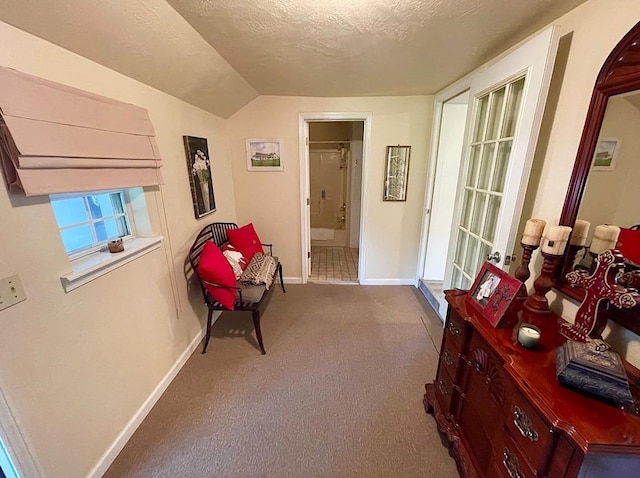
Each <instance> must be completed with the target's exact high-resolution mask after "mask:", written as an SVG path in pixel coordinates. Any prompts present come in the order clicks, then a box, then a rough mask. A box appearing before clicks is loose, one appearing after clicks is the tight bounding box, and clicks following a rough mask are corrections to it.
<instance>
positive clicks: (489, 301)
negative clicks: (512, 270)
mask: <svg viewBox="0 0 640 478" xmlns="http://www.w3.org/2000/svg"><path fill="white" fill-rule="evenodd" d="M522 287H524V284H523V283H522V282H520V281H519V280H518V279H516V278H515V277H513V276H510V275H509V274H507V273H506V272H505V271H503V270H502V269H499V268H497V267H496V266H494V265H493V264H491V263H490V262H485V263H484V265H483V266H482V269H480V272H479V273H478V275H477V276H476V279H475V280H474V281H473V285H472V286H471V289H469V293H468V294H467V298H466V301H467V304H469V305H471V307H473V308H474V309H476V310H477V311H478V312H480V313H481V314H482V317H484V318H485V319H486V320H487V321H488V322H489V323H490V324H491V325H492V326H493V327H494V328H497V327H500V325H501V324H502V322H503V319H504V318H505V316H506V313H507V311H508V310H509V308H510V307H511V304H512V303H513V300H514V299H515V298H516V296H517V295H518V292H519V291H520V289H521V288H522Z"/></svg>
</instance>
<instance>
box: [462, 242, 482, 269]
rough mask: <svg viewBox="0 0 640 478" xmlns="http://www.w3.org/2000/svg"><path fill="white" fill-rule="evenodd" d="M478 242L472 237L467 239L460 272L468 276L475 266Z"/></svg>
mask: <svg viewBox="0 0 640 478" xmlns="http://www.w3.org/2000/svg"><path fill="white" fill-rule="evenodd" d="M479 243H480V241H479V240H478V239H475V238H473V237H471V236H470V237H469V243H468V244H467V252H466V254H465V255H464V266H463V267H462V270H463V271H465V272H466V273H467V274H469V275H473V268H474V266H475V264H476V257H477V254H478V244H479Z"/></svg>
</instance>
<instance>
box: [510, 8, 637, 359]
mask: <svg viewBox="0 0 640 478" xmlns="http://www.w3.org/2000/svg"><path fill="white" fill-rule="evenodd" d="M639 19H640V2H638V1H637V0H618V1H616V2H615V3H614V4H612V2H610V1H608V0H590V1H588V2H586V3H584V4H583V5H581V6H579V7H578V8H576V9H574V10H573V11H571V12H569V13H568V14H566V15H564V16H563V17H561V18H559V19H558V20H557V21H555V22H553V23H554V24H558V25H560V26H561V31H562V33H561V34H562V36H563V38H562V39H561V49H562V43H563V41H564V42H565V43H570V48H569V50H568V53H567V54H566V57H564V58H563V55H562V54H561V55H560V64H558V63H557V64H556V71H555V72H554V79H553V80H552V84H551V94H550V98H552V100H551V101H553V103H552V104H547V110H546V111H545V117H544V120H543V124H542V134H541V137H540V141H539V142H538V147H537V151H536V158H535V160H534V166H533V174H532V180H531V181H530V183H529V188H528V190H527V204H526V206H525V214H523V216H522V218H521V224H520V228H521V230H522V229H523V228H524V223H525V222H526V220H527V219H528V218H529V217H539V218H542V219H545V220H547V223H551V222H554V221H556V222H557V220H558V218H559V217H560V213H561V211H562V206H563V203H564V198H565V194H566V191H567V187H568V184H569V179H570V177H571V171H572V168H573V164H574V161H575V157H576V152H577V149H578V144H579V142H580V137H581V134H582V128H583V126H584V120H585V117H586V113H587V109H588V106H589V100H590V97H591V92H592V90H593V86H594V83H595V80H596V77H597V75H598V73H599V71H600V68H601V67H602V64H603V62H604V61H605V59H606V58H607V56H608V55H609V53H610V52H611V50H612V49H613V48H614V47H615V45H616V44H617V43H618V42H619V41H620V39H622V37H623V36H624V35H625V34H626V33H627V32H628V31H629V29H630V28H631V27H633V26H634V24H635V23H636V22H637V21H638V20H639ZM518 252H521V251H518ZM534 258H535V270H534V271H533V273H532V278H531V279H530V281H532V280H533V279H534V278H535V277H536V276H537V273H539V271H540V268H541V258H540V256H539V251H538V252H536V253H535V256H534ZM548 297H549V298H550V300H551V302H552V306H553V308H554V309H555V310H556V311H558V312H560V313H562V315H563V316H564V317H565V318H572V317H573V316H574V314H575V311H576V310H577V306H576V304H574V303H572V302H571V301H570V300H569V299H566V298H564V297H557V296H556V295H555V294H554V293H553V292H551V293H549V295H548ZM608 340H610V341H611V342H613V343H614V344H615V346H616V350H617V351H618V352H620V353H622V354H623V355H625V356H626V358H627V359H628V360H629V361H630V362H632V363H634V364H635V365H636V366H638V365H640V338H639V337H638V336H637V335H635V334H632V333H631V332H628V331H625V330H621V329H620V328H619V327H617V326H616V324H612V325H611V333H610V335H609V336H608Z"/></svg>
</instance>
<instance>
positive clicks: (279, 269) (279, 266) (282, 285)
mask: <svg viewBox="0 0 640 478" xmlns="http://www.w3.org/2000/svg"><path fill="white" fill-rule="evenodd" d="M278 274H279V275H280V288H282V292H284V293H286V292H287V291H286V290H284V281H283V280H282V264H278Z"/></svg>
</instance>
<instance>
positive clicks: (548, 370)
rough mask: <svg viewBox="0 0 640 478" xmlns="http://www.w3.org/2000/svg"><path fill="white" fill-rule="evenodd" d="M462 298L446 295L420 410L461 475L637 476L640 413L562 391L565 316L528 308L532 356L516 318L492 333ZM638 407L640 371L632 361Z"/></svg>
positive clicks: (523, 477)
mask: <svg viewBox="0 0 640 478" xmlns="http://www.w3.org/2000/svg"><path fill="white" fill-rule="evenodd" d="M465 295H466V294H465V293H463V292H459V291H447V292H446V298H447V301H448V302H449V311H448V313H447V321H446V324H445V331H444V334H443V338H442V346H441V349H440V360H439V363H438V372H437V376H436V379H435V381H434V382H433V383H429V384H427V385H426V394H425V396H424V405H425V409H426V410H427V412H428V413H433V414H434V417H435V419H436V421H437V424H438V428H439V430H440V431H441V432H442V433H444V434H446V436H447V438H448V440H449V444H450V448H451V450H452V452H453V453H452V454H453V456H454V458H455V459H456V462H457V465H458V470H459V472H460V475H461V476H464V477H481V478H488V477H505V478H509V477H511V478H529V477H542V476H545V477H546V476H548V477H577V476H579V477H583V478H595V477H598V478H605V477H606V478H609V477H614V478H627V477H629V478H631V477H640V416H638V415H637V413H638V410H637V408H636V410H635V411H634V413H632V412H628V411H623V410H620V409H618V408H616V407H615V406H612V405H608V404H605V403H602V402H600V401H597V400H594V399H591V398H588V397H585V396H583V395H581V394H579V393H577V392H574V391H571V390H569V389H567V388H564V387H562V386H560V384H559V383H558V381H557V379H556V370H555V356H554V351H555V348H556V347H558V346H559V345H561V344H562V343H563V342H564V340H565V339H564V338H563V337H562V336H561V335H560V334H559V333H558V326H559V324H560V323H561V322H562V319H560V318H559V317H557V316H555V315H549V316H534V315H528V314H527V313H526V312H525V315H524V317H523V321H524V322H529V323H532V324H535V325H537V326H538V327H540V329H541V330H542V339H541V342H540V344H539V345H538V346H537V347H536V348H535V349H532V350H528V349H525V348H523V347H522V346H520V345H519V344H518V343H517V341H516V332H515V331H516V330H517V326H516V327H514V325H515V322H517V319H516V318H515V317H513V319H514V320H512V321H511V324H510V326H509V327H507V328H500V329H494V328H492V327H491V325H490V324H489V323H488V322H487V321H486V320H484V319H483V318H482V317H481V316H480V313H479V312H477V311H475V310H474V309H473V308H471V307H470V308H469V309H467V307H466V305H465ZM626 366H627V367H628V368H627V373H628V375H629V379H630V382H631V383H632V384H635V385H632V391H633V394H634V398H635V399H636V403H640V393H639V392H638V388H637V384H638V383H639V379H640V373H639V372H638V370H637V369H635V368H634V367H632V366H631V365H629V364H626Z"/></svg>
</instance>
